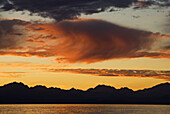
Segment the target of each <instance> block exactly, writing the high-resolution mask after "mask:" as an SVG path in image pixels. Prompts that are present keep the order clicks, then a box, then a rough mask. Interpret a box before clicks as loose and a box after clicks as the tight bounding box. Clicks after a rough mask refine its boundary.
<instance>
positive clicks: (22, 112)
mask: <svg viewBox="0 0 170 114" xmlns="http://www.w3.org/2000/svg"><path fill="white" fill-rule="evenodd" d="M68 113H69V114H74V113H77V114H81V113H83V114H84V113H85V114H90V113H91V114H170V105H117V104H111V105H110V104H9V105H8V104H1V105H0V114H68Z"/></svg>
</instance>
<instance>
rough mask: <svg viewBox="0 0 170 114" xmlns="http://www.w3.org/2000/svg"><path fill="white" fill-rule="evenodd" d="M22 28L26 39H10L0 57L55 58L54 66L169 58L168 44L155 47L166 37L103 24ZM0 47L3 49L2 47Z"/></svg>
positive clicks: (28, 25) (83, 21)
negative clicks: (58, 63) (60, 63)
mask: <svg viewBox="0 0 170 114" xmlns="http://www.w3.org/2000/svg"><path fill="white" fill-rule="evenodd" d="M12 22H15V21H14V20H13V21H12ZM21 22H22V21H21ZM21 22H20V23H21ZM25 23H26V22H25ZM15 24H16V22H15ZM22 26H23V27H25V29H26V30H27V31H29V34H30V35H29V36H27V37H24V38H22V39H16V38H13V39H12V41H11V39H10V40H9V42H8V44H9V45H7V44H5V46H6V47H10V46H13V47H11V48H10V49H7V48H6V49H5V48H3V49H1V50H0V55H7V54H8V55H17V56H26V57H29V56H39V57H56V58H57V59H56V60H57V61H58V62H67V63H76V62H79V63H81V62H84V63H94V62H101V61H104V60H109V59H119V58H137V57H152V58H170V53H169V49H168V48H166V47H168V46H169V44H166V45H165V46H163V45H162V44H159V42H160V38H165V39H167V38H168V37H169V36H168V35H161V34H160V33H152V32H148V31H143V30H137V29H131V28H127V27H123V26H119V25H116V24H113V23H109V22H106V21H103V20H98V19H77V20H65V21H61V22H59V23H51V24H50V23H46V24H40V23H34V24H31V23H26V24H23V25H22ZM3 30H4V29H3ZM12 30H13V29H10V31H12ZM26 30H25V31H26ZM1 31H2V30H1ZM7 33H10V32H9V31H8V32H7ZM23 33H24V32H23ZM11 34H14V33H13V32H11ZM16 35H20V34H19V33H15V36H16ZM25 36H26V35H25ZM22 37H23V36H22ZM4 38H5V40H7V39H6V37H1V41H3V40H4ZM7 38H8V37H7ZM158 39H159V40H158ZM168 39H169V38H168ZM13 40H14V41H13ZM15 40H16V41H15ZM20 41H22V43H21V42H20ZM23 41H24V42H23ZM167 41H168V40H167ZM10 42H11V43H10ZM19 42H20V47H19V44H17V45H15V43H19ZM155 42H157V43H156V46H157V45H158V46H157V49H156V50H155V49H154V48H153V47H155V45H154V44H155ZM160 45H161V46H160ZM0 47H4V44H3V43H2V44H1V45H0ZM161 48H162V49H161ZM165 48H166V51H165ZM12 49H14V50H12ZM16 49H17V51H16ZM163 50H164V51H163Z"/></svg>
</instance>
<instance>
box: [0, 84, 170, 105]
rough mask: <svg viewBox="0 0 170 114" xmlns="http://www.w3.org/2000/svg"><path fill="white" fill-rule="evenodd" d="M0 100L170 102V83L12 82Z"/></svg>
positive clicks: (2, 88) (2, 90)
mask: <svg viewBox="0 0 170 114" xmlns="http://www.w3.org/2000/svg"><path fill="white" fill-rule="evenodd" d="M0 103H1V104H7V103H8V104H17V103H21V104H22V103H23V104H29V103H31V104H40V103H51V104H52V103H56V104H59V103H69V104H85V103H86V104H98V103H100V104H170V83H162V84H159V85H156V86H153V87H152V88H147V89H143V90H138V91H133V90H132V89H129V88H127V87H124V88H121V89H116V88H114V87H111V86H106V85H98V86H96V87H95V88H89V89H88V90H86V91H83V90H78V89H75V88H72V89H70V90H64V89H60V88H54V87H50V88H47V87H46V86H42V85H37V86H34V87H28V86H27V85H24V84H23V83H21V82H20V83H18V82H13V83H9V84H6V85H4V86H0Z"/></svg>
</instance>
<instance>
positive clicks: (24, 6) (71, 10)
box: [0, 0, 170, 21]
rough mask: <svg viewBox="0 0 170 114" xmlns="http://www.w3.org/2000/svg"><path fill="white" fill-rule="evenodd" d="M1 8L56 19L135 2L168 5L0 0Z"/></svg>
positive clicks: (161, 1) (165, 2)
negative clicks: (26, 11)
mask: <svg viewBox="0 0 170 114" xmlns="http://www.w3.org/2000/svg"><path fill="white" fill-rule="evenodd" d="M0 4H3V7H2V8H1V9H3V10H5V11H9V10H16V11H25V10H28V11H30V12H31V13H37V14H39V15H40V16H42V17H51V18H53V19H55V20H57V21H61V20H63V19H73V18H76V17H78V16H80V15H81V14H86V15H87V14H94V13H99V12H104V11H115V10H114V8H128V7H130V6H132V4H135V5H136V7H135V9H137V8H140V7H147V6H151V5H157V6H161V7H164V6H169V4H170V3H169V0H156V1H155V0H145V1H143V0H1V1H0Z"/></svg>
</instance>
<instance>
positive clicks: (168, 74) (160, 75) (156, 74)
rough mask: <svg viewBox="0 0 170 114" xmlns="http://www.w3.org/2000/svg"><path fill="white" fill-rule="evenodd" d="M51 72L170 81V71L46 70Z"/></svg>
mask: <svg viewBox="0 0 170 114" xmlns="http://www.w3.org/2000/svg"><path fill="white" fill-rule="evenodd" d="M46 70H47V71H49V72H69V73H76V74H77V73H78V74H89V75H94V76H108V77H117V76H122V77H145V78H148V77H149V78H157V79H165V80H168V81H169V80H170V71H155V70H116V69H46Z"/></svg>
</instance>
